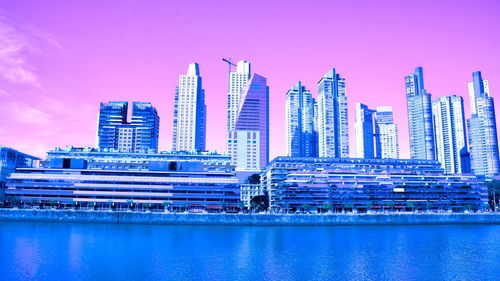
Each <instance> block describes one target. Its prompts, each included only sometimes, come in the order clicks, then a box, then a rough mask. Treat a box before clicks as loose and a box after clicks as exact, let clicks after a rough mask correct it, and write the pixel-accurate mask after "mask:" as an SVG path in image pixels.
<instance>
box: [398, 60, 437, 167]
mask: <svg viewBox="0 0 500 281" xmlns="http://www.w3.org/2000/svg"><path fill="white" fill-rule="evenodd" d="M405 87H406V105H407V110H408V129H409V133H410V155H411V158H412V159H428V160H435V159H436V148H435V140H434V125H433V120H432V102H431V94H429V93H427V91H426V90H425V87H424V73H423V69H422V67H417V68H416V69H415V72H414V73H411V74H410V75H408V76H406V77H405Z"/></svg>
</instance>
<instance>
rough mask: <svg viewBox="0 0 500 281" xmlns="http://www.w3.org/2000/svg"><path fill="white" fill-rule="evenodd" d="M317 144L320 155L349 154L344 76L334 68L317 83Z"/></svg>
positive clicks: (339, 155)
mask: <svg viewBox="0 0 500 281" xmlns="http://www.w3.org/2000/svg"><path fill="white" fill-rule="evenodd" d="M318 145H319V156H320V157H336V158H342V157H348V156H349V128H348V121H347V95H346V88H345V78H342V77H341V76H340V74H338V73H337V72H336V70H335V68H332V69H330V70H329V71H328V72H327V73H326V74H325V75H324V76H323V77H322V78H321V80H320V81H319V83H318Z"/></svg>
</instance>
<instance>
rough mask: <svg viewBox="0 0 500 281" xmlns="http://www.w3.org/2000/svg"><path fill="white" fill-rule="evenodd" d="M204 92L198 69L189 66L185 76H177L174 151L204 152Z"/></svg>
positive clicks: (194, 66)
mask: <svg viewBox="0 0 500 281" xmlns="http://www.w3.org/2000/svg"><path fill="white" fill-rule="evenodd" d="M206 110H207V109H206V105H205V90H204V89H203V88H202V79H201V76H200V67H199V65H198V64H197V63H191V64H189V67H188V71H187V74H186V75H180V76H179V85H178V86H177V87H176V89H175V104H174V138H173V143H172V148H173V150H174V151H204V150H205V140H206V122H207V121H206V116H207V113H206Z"/></svg>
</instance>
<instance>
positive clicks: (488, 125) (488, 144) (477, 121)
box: [467, 71, 500, 177]
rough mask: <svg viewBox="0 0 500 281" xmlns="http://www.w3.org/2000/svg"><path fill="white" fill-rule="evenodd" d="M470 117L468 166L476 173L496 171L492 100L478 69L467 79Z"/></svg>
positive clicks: (486, 83)
mask: <svg viewBox="0 0 500 281" xmlns="http://www.w3.org/2000/svg"><path fill="white" fill-rule="evenodd" d="M469 98H470V106H471V118H470V119H468V120H467V125H468V131H469V152H470V161H471V169H472V171H473V172H474V173H475V174H476V175H481V176H486V177H492V176H495V175H497V174H498V173H499V172H500V163H499V152H498V134H497V124H496V117H495V104H494V100H493V98H492V97H491V96H490V91H489V86H488V81H487V80H483V78H482V75H481V72H480V71H477V72H474V73H472V82H470V83H469Z"/></svg>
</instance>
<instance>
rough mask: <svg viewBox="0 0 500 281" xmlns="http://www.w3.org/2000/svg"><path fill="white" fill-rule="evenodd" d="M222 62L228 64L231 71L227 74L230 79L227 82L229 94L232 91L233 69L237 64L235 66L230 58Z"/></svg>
mask: <svg viewBox="0 0 500 281" xmlns="http://www.w3.org/2000/svg"><path fill="white" fill-rule="evenodd" d="M222 61H224V62H226V63H227V65H228V67H229V70H228V72H227V77H228V80H227V81H228V82H227V91H228V92H229V90H231V69H232V67H233V66H236V64H234V63H233V62H232V61H231V58H228V59H225V58H222Z"/></svg>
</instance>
